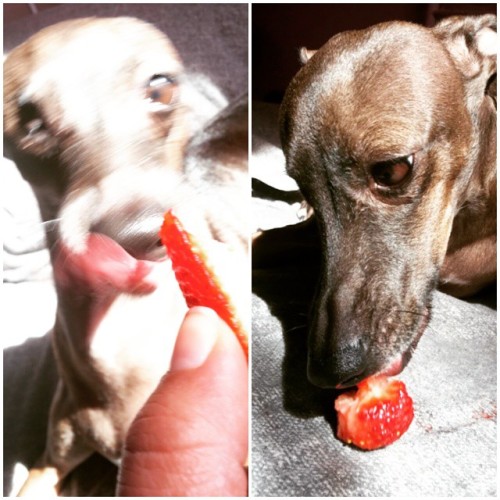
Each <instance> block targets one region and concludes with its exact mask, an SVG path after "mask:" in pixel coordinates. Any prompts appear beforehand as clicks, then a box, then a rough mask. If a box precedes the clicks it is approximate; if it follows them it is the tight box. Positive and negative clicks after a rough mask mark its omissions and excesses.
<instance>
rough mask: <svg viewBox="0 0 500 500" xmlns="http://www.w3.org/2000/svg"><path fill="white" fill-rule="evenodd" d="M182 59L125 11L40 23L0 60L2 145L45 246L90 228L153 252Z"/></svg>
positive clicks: (77, 237) (171, 179)
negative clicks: (31, 203) (30, 195)
mask: <svg viewBox="0 0 500 500" xmlns="http://www.w3.org/2000/svg"><path fill="white" fill-rule="evenodd" d="M182 82H183V67H182V63H181V61H180V59H179V56H178V54H177V53H176V51H175V49H174V48H173V46H172V45H171V43H170V42H169V40H168V39H167V38H166V37H165V36H164V35H163V34H162V33H161V32H159V31H157V30H156V29H155V28H153V27H152V26H150V25H148V24H146V23H143V22H141V21H139V20H135V19H129V18H116V19H80V20H73V21H68V22H64V23H61V24H58V25H55V26H52V27H49V28H47V29H45V30H42V31H41V32H39V33H37V34H36V35H35V36H33V37H32V38H30V39H29V40H28V41H27V42H26V43H24V44H22V45H21V46H19V47H17V48H16V49H15V50H14V51H13V52H12V53H11V54H10V55H9V56H8V58H7V59H6V62H5V66H4V131H5V132H4V138H5V145H6V150H7V152H8V153H9V154H10V155H11V156H12V157H13V159H14V161H15V162H16V163H17V164H18V166H19V167H20V168H21V170H22V174H23V176H24V177H25V178H26V179H27V180H28V182H29V183H30V184H31V185H32V187H33V189H34V191H35V194H36V196H37V198H38V201H39V204H40V208H41V211H42V217H43V219H44V220H45V221H53V220H57V221H59V224H58V228H59V231H48V233H47V234H48V239H49V245H52V244H53V243H54V241H55V240H57V239H58V238H60V239H61V240H62V241H63V243H64V245H65V246H66V247H68V248H69V249H70V250H71V251H72V252H79V251H82V250H83V248H84V247H85V241H86V238H87V236H88V234H89V233H90V232H99V233H102V234H105V235H107V236H109V237H111V238H112V239H113V240H115V241H117V242H118V243H119V244H120V245H121V246H122V247H123V248H125V249H126V250H127V251H128V252H129V253H131V254H132V255H133V256H134V257H136V258H152V259H154V258H155V256H156V255H157V254H158V252H159V251H161V249H159V248H158V247H157V241H158V236H157V232H158V227H159V226H160V220H161V216H162V214H163V213H164V211H165V210H166V209H167V208H169V206H171V205H172V204H173V203H175V195H174V193H176V192H177V191H178V189H179V183H180V181H181V173H182V170H181V168H182V160H183V155H184V148H185V145H186V142H187V139H188V132H187V127H186V119H185V115H186V106H185V104H184V101H183V92H182Z"/></svg>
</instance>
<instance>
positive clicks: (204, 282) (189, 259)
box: [160, 210, 248, 358]
mask: <svg viewBox="0 0 500 500" xmlns="http://www.w3.org/2000/svg"><path fill="white" fill-rule="evenodd" d="M160 238H161V241H162V243H163V245H164V246H165V248H166V250H167V254H168V256H169V257H170V259H171V260H172V267H173V270H174V273H175V277H176V279H177V281H178V283H179V287H180V289H181V291H182V293H183V295H184V298H185V299H186V304H187V306H188V307H194V306H204V307H209V308H211V309H213V310H214V311H215V312H216V313H217V314H218V315H219V316H220V318H221V319H223V320H224V321H225V322H226V323H227V324H228V325H229V327H230V328H231V329H232V330H233V332H234V333H235V335H236V337H237V338H238V340H239V342H240V344H241V346H242V348H243V350H244V352H245V355H246V356H247V358H248V336H247V334H246V332H245V330H244V328H243V326H242V324H241V322H240V321H239V319H238V317H237V314H236V309H235V307H234V305H233V304H232V302H231V300H230V298H229V296H228V295H227V293H226V292H225V291H224V289H223V287H222V285H221V283H220V281H219V279H218V278H217V276H216V275H215V273H214V271H213V270H212V269H211V267H210V265H209V264H208V259H207V256H206V254H205V253H204V252H203V251H202V249H201V248H200V246H199V245H198V243H197V242H196V240H195V238H194V237H193V235H191V234H190V233H188V232H187V231H186V230H185V228H184V226H183V225H182V223H181V221H180V220H179V219H178V218H177V217H176V216H175V215H174V214H173V213H172V211H171V210H170V211H168V212H167V213H166V214H165V217H164V221H163V225H162V227H161V230H160Z"/></svg>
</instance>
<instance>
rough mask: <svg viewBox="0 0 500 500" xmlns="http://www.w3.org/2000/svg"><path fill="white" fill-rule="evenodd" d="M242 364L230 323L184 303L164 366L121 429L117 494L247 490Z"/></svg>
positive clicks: (216, 493) (244, 369)
mask: <svg viewBox="0 0 500 500" xmlns="http://www.w3.org/2000/svg"><path fill="white" fill-rule="evenodd" d="M247 453H248V366H247V362H246V359H245V355H244V353H243V350H242V349H241V347H240V345H239V344H238V342H237V340H236V338H235V336H234V334H233V333H232V332H231V330H230V329H229V327H228V326H227V325H226V324H225V323H224V322H223V321H222V320H221V319H219V317H218V316H217V315H216V314H215V313H214V312H213V311H212V310H210V309H206V308H201V307H195V308H193V309H191V310H190V311H189V312H188V313H187V315H186V318H185V320H184V322H183V324H182V326H181V329H180V331H179V336H178V338H177V342H176V345H175V349H174V354H173V356H172V362H171V369H170V371H169V372H168V373H167V375H166V376H165V377H164V378H163V379H162V380H161V382H160V384H159V386H158V387H157V389H156V390H155V392H154V393H153V394H152V395H151V397H150V398H149V400H148V401H147V402H146V404H145V405H144V407H143V409H142V410H141V411H140V412H139V414H138V416H137V417H136V419H135V421H134V422H133V423H132V426H131V428H130V431H129V433H128V436H127V439H126V443H125V450H124V455H123V459H122V465H121V468H120V475H119V478H118V495H119V496H192V497H196V496H246V495H247V472H246V469H245V467H244V463H245V461H246V458H247Z"/></svg>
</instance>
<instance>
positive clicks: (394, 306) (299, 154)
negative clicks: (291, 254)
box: [281, 16, 496, 387]
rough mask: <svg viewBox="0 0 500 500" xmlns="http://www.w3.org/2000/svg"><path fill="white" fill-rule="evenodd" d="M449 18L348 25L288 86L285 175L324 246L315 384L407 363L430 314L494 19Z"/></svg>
mask: <svg viewBox="0 0 500 500" xmlns="http://www.w3.org/2000/svg"><path fill="white" fill-rule="evenodd" d="M445 23H448V24H445V25H441V26H438V27H437V28H436V29H434V30H429V29H426V28H423V27H419V26H417V25H413V24H409V23H402V22H392V23H386V24H381V25H377V26H374V27H371V28H369V29H366V30H363V31H355V32H345V33H341V34H339V35H337V36H335V37H333V38H332V39H331V40H330V41H328V42H327V43H326V45H324V46H323V47H322V48H320V49H319V50H318V51H316V52H313V51H305V50H304V51H302V54H301V56H302V59H304V60H307V62H306V64H305V66H303V68H302V69H301V70H300V71H299V73H298V74H297V75H296V77H295V78H294V79H293V81H292V82H291V84H290V86H289V88H288V89H287V92H286V95H285V98H284V101H283V104H282V110H281V139H282V144H283V149H284V152H285V155H286V158H287V170H288V172H289V174H290V175H291V176H292V177H293V178H294V179H295V180H296V181H297V183H298V184H299V186H300V188H301V190H302V192H303V194H304V196H305V198H306V200H307V201H308V203H309V204H310V205H311V206H312V208H313V209H314V213H315V217H316V219H317V222H318V227H319V231H320V237H321V240H322V244H323V248H322V254H323V271H322V276H321V280H320V283H319V286H318V290H317V296H316V298H315V301H314V305H313V311H312V323H311V327H310V333H309V363H308V376H309V378H310V379H311V381H313V382H314V383H316V384H317V385H320V386H324V387H335V386H349V385H353V384H356V383H357V382H359V381H360V380H362V379H364V378H366V377H367V376H369V375H372V374H374V373H378V372H385V373H388V374H394V373H397V372H399V371H400V370H402V368H403V367H404V365H405V364H406V363H407V362H408V360H409V358H410V356H411V352H412V350H413V349H414V347H415V346H416V344H417V342H418V339H419V338H420V336H421V334H422V333H423V331H424V329H425V327H426V325H427V323H428V319H429V314H430V305H431V296H432V291H433V290H434V289H435V287H436V285H437V282H438V277H439V271H440V267H441V265H442V263H443V261H444V258H445V255H446V250H447V244H448V240H449V237H450V233H451V230H452V224H453V220H454V217H455V214H456V213H457V211H458V210H459V209H460V207H461V203H462V199H463V194H464V192H465V191H466V186H467V183H468V181H469V179H470V176H471V175H472V172H473V170H474V168H475V165H476V163H477V161H478V157H479V152H478V150H479V148H478V144H479V142H480V140H479V139H478V137H477V136H478V134H480V126H479V125H478V118H477V116H478V110H479V108H480V106H482V105H486V106H491V105H492V101H491V96H489V95H485V90H486V89H487V87H488V85H489V82H490V81H491V76H492V74H493V73H495V72H496V65H495V64H494V62H493V61H494V58H493V56H492V40H493V38H494V34H495V33H494V32H493V30H494V29H496V20H495V19H494V18H493V17H492V16H484V17H482V18H475V20H474V21H470V20H469V18H455V19H453V20H450V21H445Z"/></svg>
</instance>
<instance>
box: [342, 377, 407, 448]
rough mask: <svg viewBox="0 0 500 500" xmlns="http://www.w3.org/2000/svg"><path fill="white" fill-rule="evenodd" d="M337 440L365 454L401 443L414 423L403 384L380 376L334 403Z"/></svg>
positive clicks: (371, 378)
mask: <svg viewBox="0 0 500 500" xmlns="http://www.w3.org/2000/svg"><path fill="white" fill-rule="evenodd" d="M335 409H336V410H337V417H338V427H337V437H338V438H339V439H340V440H342V441H344V442H345V443H347V444H353V445H354V446H357V447H358V448H361V449H363V450H375V449H377V448H382V447H384V446H387V445H389V444H391V443H393V442H394V441H396V440H397V439H399V438H400V437H401V436H402V435H403V434H404V433H405V432H406V431H407V430H408V427H409V426H410V424H411V422H412V420H413V401H412V399H411V398H410V396H408V393H407V392H406V387H405V385H404V383H403V382H401V381H400V380H395V379H388V378H387V377H385V376H383V375H380V376H374V377H370V378H367V379H365V380H363V382H361V383H360V384H359V385H358V389H357V390H354V391H349V392H347V393H344V394H341V395H340V396H339V397H338V398H337V400H336V401H335Z"/></svg>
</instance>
